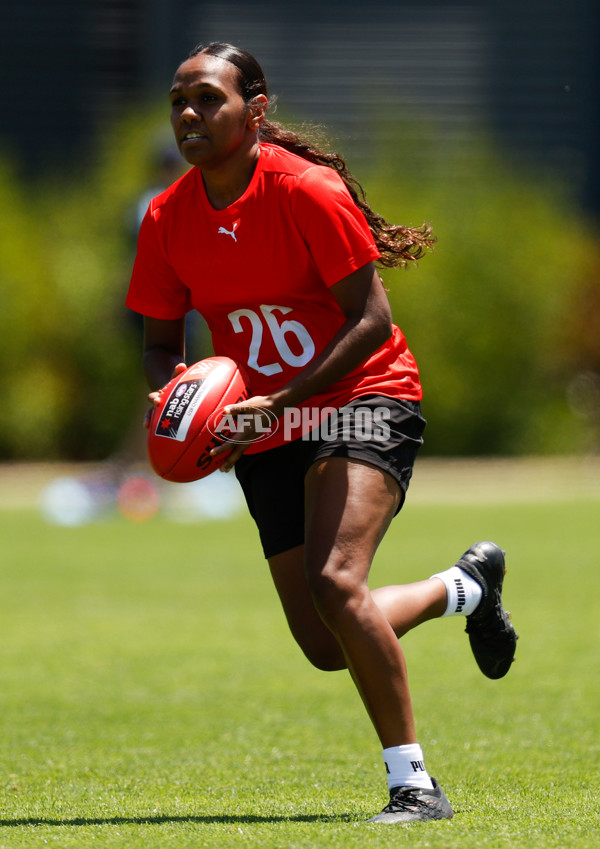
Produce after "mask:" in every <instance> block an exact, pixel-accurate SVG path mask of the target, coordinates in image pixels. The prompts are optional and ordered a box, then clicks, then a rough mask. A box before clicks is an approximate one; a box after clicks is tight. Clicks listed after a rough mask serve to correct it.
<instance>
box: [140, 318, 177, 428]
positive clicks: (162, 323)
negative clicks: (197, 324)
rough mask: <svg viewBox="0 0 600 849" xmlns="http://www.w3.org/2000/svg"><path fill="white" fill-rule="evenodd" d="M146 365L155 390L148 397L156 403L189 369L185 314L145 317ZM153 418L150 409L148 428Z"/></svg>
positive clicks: (146, 419)
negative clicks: (167, 388)
mask: <svg viewBox="0 0 600 849" xmlns="http://www.w3.org/2000/svg"><path fill="white" fill-rule="evenodd" d="M143 364H144V374H145V375H146V380H147V381H148V386H149V387H150V389H151V390H152V392H151V393H150V394H149V395H148V400H149V401H150V402H151V403H152V404H153V406H156V405H157V404H158V402H159V400H160V394H161V391H162V388H163V386H165V384H167V383H168V382H169V381H170V380H171V378H172V377H175V375H176V374H179V373H180V372H182V371H184V370H185V368H186V365H185V317H183V318H177V319H172V320H171V319H169V320H166V319H162V318H148V317H147V316H145V317H144V355H143ZM149 420H150V411H149V412H148V413H147V414H146V418H145V420H144V426H145V427H148V423H149Z"/></svg>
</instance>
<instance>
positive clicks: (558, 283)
mask: <svg viewBox="0 0 600 849" xmlns="http://www.w3.org/2000/svg"><path fill="white" fill-rule="evenodd" d="M163 123H165V121H164V117H163V116H161V117H160V120H158V119H157V116H156V115H148V116H147V119H146V120H145V121H142V122H140V121H139V119H136V121H135V122H132V123H131V125H128V124H121V125H120V126H119V127H117V128H116V129H115V131H114V133H113V134H112V136H111V137H110V138H109V139H108V141H107V142H106V145H105V149H104V150H103V151H102V154H101V156H99V157H98V158H97V159H96V161H95V164H94V165H90V166H89V167H88V168H87V169H83V168H81V167H78V168H74V170H73V172H72V173H71V174H70V175H69V174H67V175H65V174H62V175H61V176H60V179H59V178H58V177H57V178H56V179H55V181H52V180H49V179H46V180H45V181H39V180H38V181H37V182H35V181H26V180H23V179H17V177H16V176H15V174H14V172H12V171H11V167H10V164H9V162H8V161H7V159H6V158H4V159H3V160H2V161H1V162H0V204H1V209H2V226H1V228H0V283H1V287H2V293H3V309H2V311H1V313H0V315H1V317H0V330H1V333H2V336H1V338H2V341H3V344H2V345H1V346H0V391H1V393H2V401H3V407H4V410H5V412H6V411H7V413H8V414H7V415H5V420H4V427H2V428H1V429H0V459H35V458H68V459H101V458H104V457H107V456H109V455H111V454H112V453H114V452H115V451H118V450H119V447H120V445H121V444H122V441H123V439H124V438H125V435H126V433H127V432H128V431H129V430H130V429H131V427H132V423H133V421H134V419H135V417H136V416H139V412H140V409H141V405H142V404H143V398H144V395H145V391H146V390H145V387H144V385H143V381H142V378H141V368H140V350H141V337H140V329H139V325H137V324H136V322H135V321H134V320H133V318H132V316H131V315H130V314H128V312H127V311H126V309H125V308H124V306H123V300H124V296H125V292H126V289H127V284H128V279H129V275H130V271H131V264H132V261H133V253H134V244H133V240H132V232H131V219H132V211H133V207H134V205H135V203H136V200H137V199H138V198H139V196H140V193H141V192H142V191H143V190H144V189H145V188H147V187H148V185H151V184H152V181H153V171H154V169H155V164H156V149H157V131H156V127H157V126H161V125H162V124H163ZM388 138H389V133H388ZM357 176H358V177H359V178H360V179H361V181H362V182H363V185H364V186H365V188H366V189H367V193H368V196H369V200H370V202H371V203H372V206H373V207H374V208H375V209H377V210H378V211H380V212H381V213H382V214H384V215H385V216H386V217H387V218H388V220H390V221H394V222H397V223H405V224H420V223H421V222H422V221H423V220H428V221H430V222H431V224H432V225H433V228H434V231H435V233H436V235H437V237H438V243H437V245H436V248H435V251H434V252H433V254H432V255H431V256H427V257H425V258H424V259H423V260H421V262H420V263H419V267H418V269H415V268H411V269H409V270H407V271H402V270H400V271H393V272H384V273H383V278H384V282H385V284H386V286H387V287H388V288H389V290H390V299H391V302H392V305H393V310H394V317H395V320H396V321H397V323H398V324H399V325H400V326H401V327H402V328H403V330H404V331H405V333H406V335H407V337H408V340H409V344H410V346H411V348H412V349H413V351H414V353H415V354H416V356H417V359H418V361H419V364H420V367H421V373H422V378H423V382H424V387H425V400H424V410H425V414H426V416H427V418H428V419H429V427H428V431H427V450H428V451H429V453H434V454H435V453H437V454H449V455H452V454H455V455H468V454H505V453H509V454H515V453H547V452H565V453H572V452H578V451H584V450H589V449H590V448H591V447H593V445H592V441H593V438H594V431H593V428H592V427H591V426H590V422H589V421H587V420H586V419H585V418H583V417H580V416H577V415H576V414H575V413H574V411H573V409H572V406H571V405H570V404H569V402H568V398H567V390H568V387H569V385H570V383H571V382H572V380H573V379H574V378H576V376H577V375H578V374H579V373H580V372H581V371H582V370H585V369H592V370H597V371H599V372H600V353H599V351H598V346H599V345H600V342H598V338H597V336H596V334H595V332H594V331H593V330H592V329H591V325H590V322H592V325H593V322H594V321H597V320H598V316H599V315H600V304H599V300H600V299H598V298H596V296H595V294H594V293H596V292H597V291H598V278H599V266H600V261H599V256H598V247H597V234H596V233H594V232H592V231H591V230H588V228H587V227H586V223H585V221H584V218H583V215H582V214H581V213H580V212H579V211H577V209H575V208H574V207H573V206H571V205H570V204H569V203H568V202H567V201H565V200H564V198H563V195H562V194H561V192H560V190H552V191H550V190H549V189H548V188H547V186H546V185H545V182H544V181H542V180H540V179H539V178H537V179H536V178H535V177H533V176H529V175H524V174H516V173H514V172H512V171H511V170H510V169H508V168H507V166H506V165H505V163H504V162H503V160H502V158H501V157H499V156H498V155H495V154H494V153H493V152H492V151H491V150H490V149H487V148H485V147H482V149H481V151H480V152H479V154H478V155H477V156H475V157H473V156H471V157H470V160H469V161H468V162H467V161H464V160H461V157H460V155H457V156H454V157H449V155H448V154H447V153H445V154H444V155H441V154H439V153H437V154H436V153H435V152H434V151H433V150H432V151H423V149H422V148H420V149H419V150H418V151H415V150H412V149H411V143H410V140H409V139H408V138H407V137H406V135H405V134H404V133H403V132H402V131H400V130H399V131H398V133H397V136H396V137H395V138H394V139H393V141H390V142H388V144H387V145H383V146H382V148H381V149H380V150H379V151H378V153H377V156H376V157H375V166H374V167H372V168H371V169H370V170H369V172H368V173H366V174H365V173H357ZM590 304H592V305H593V306H592V307H590V306H589V305H590ZM201 353H202V355H204V354H208V353H209V351H208V350H206V351H201ZM594 373H595V372H594Z"/></svg>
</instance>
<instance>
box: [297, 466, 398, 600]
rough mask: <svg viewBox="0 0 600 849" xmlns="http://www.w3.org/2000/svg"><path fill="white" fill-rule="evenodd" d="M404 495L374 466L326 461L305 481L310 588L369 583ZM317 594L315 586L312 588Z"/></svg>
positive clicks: (306, 557) (306, 559)
mask: <svg viewBox="0 0 600 849" xmlns="http://www.w3.org/2000/svg"><path fill="white" fill-rule="evenodd" d="M402 497H403V493H402V490H401V488H400V486H399V485H398V483H397V481H396V480H394V478H393V477H392V476H391V475H389V474H388V473H387V472H384V471H383V470H382V469H380V468H377V467H375V466H373V465H371V464H370V463H367V462H363V461H360V460H354V459H349V458H346V457H328V458H326V459H323V460H319V461H317V462H316V463H314V464H313V465H312V466H311V468H310V469H309V471H308V474H307V476H306V482H305V555H304V557H305V568H306V572H307V577H308V579H309V584H310V585H311V586H312V585H313V584H314V581H315V579H316V580H317V582H318V578H319V577H320V576H321V577H323V578H324V579H325V581H331V580H332V579H334V580H336V581H338V582H342V581H346V582H347V583H348V585H349V587H350V589H351V588H352V586H353V585H356V584H358V583H366V580H367V577H368V573H369V569H370V565H371V561H372V559H373V556H374V554H375V551H376V550H377V546H378V545H379V543H380V542H381V540H382V539H383V536H384V534H385V532H386V530H387V529H388V527H389V524H390V522H391V520H392V519H393V517H394V516H395V514H396V513H397V511H398V507H399V505H400V503H401V500H402ZM313 591H314V587H313Z"/></svg>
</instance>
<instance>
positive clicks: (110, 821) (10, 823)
mask: <svg viewBox="0 0 600 849" xmlns="http://www.w3.org/2000/svg"><path fill="white" fill-rule="evenodd" d="M274 822H329V823H335V822H338V823H343V822H356V817H355V816H353V815H352V814H333V815H328V814H292V815H290V816H279V815H273V816H255V815H253V814H248V815H244V814H239V815H237V816H232V815H231V814H222V815H220V814H206V815H202V814H201V815H197V816H168V815H167V814H164V815H161V816H155V817H91V818H89V819H88V818H86V817H73V818H72V819H50V818H47V819H46V818H44V817H24V818H22V819H12V820H10V819H0V828H15V827H17V826H23V825H33V826H44V825H46V826H82V825H162V824H166V823H204V824H208V825H210V824H212V823H218V824H219V825H224V824H227V823H231V824H233V825H244V824H245V825H250V824H252V823H274Z"/></svg>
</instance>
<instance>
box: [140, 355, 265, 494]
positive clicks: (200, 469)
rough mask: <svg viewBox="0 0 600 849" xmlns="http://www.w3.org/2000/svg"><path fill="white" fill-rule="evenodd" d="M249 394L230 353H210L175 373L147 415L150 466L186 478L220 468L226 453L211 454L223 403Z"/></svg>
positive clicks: (218, 439)
mask: <svg viewBox="0 0 600 849" xmlns="http://www.w3.org/2000/svg"><path fill="white" fill-rule="evenodd" d="M248 397H249V392H248V389H247V388H246V381H245V380H244V377H243V375H242V373H241V371H240V369H239V368H238V365H237V363H235V362H234V361H233V360H230V359H229V357H208V358H207V359H205V360H200V362H198V363H195V364H194V365H193V366H190V367H189V368H187V369H186V370H185V371H183V372H182V373H181V374H179V375H177V377H174V378H173V379H172V380H171V381H170V382H169V383H168V384H167V385H166V386H165V388H164V390H163V393H162V397H161V400H160V404H159V405H158V406H157V407H155V408H154V410H153V411H152V417H151V419H150V428H149V431H148V455H149V457H150V462H151V464H152V468H153V469H154V471H155V472H156V473H157V474H159V475H160V476H161V478H164V479H165V480H168V481H176V482H177V483H185V482H188V481H196V480H199V479H200V478H204V477H206V476H207V475H210V474H211V473H212V472H214V471H215V470H216V469H218V468H219V466H221V465H222V464H223V463H224V461H225V459H226V457H227V456H228V453H229V452H224V453H223V454H219V456H218V457H211V456H210V452H211V450H212V449H213V448H214V447H215V446H216V445H219V444H220V443H221V442H223V438H222V437H219V433H218V431H216V430H215V429H216V427H217V425H218V423H219V422H220V421H221V419H222V413H223V408H224V407H226V406H227V405H228V404H236V403H238V402H240V401H244V400H245V399H246V398H248Z"/></svg>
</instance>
